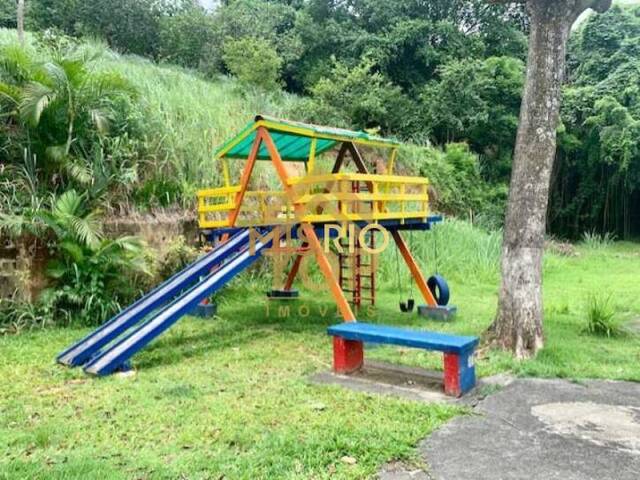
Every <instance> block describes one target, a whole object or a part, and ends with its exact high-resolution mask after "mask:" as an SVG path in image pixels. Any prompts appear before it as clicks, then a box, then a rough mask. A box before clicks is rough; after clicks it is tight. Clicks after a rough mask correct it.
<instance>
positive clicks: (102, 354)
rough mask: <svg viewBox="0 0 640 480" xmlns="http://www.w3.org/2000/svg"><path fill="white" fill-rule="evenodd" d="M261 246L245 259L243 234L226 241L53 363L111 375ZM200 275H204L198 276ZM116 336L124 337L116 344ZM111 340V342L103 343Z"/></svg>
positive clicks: (261, 246)
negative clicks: (82, 366) (83, 367)
mask: <svg viewBox="0 0 640 480" xmlns="http://www.w3.org/2000/svg"><path fill="white" fill-rule="evenodd" d="M266 246H267V244H263V243H262V242H259V241H256V242H255V245H254V252H253V253H254V254H253V255H251V254H250V252H249V232H248V230H243V231H240V232H238V233H236V234H235V235H234V236H233V237H231V238H230V239H229V240H228V241H227V242H225V243H224V244H222V245H221V246H219V247H217V248H215V249H214V250H213V251H211V252H209V253H208V254H207V255H205V256H203V257H202V258H200V259H199V260H197V261H196V262H194V263H193V264H192V265H190V266H188V267H187V268H185V269H184V270H182V271H181V272H179V273H177V274H176V275H174V276H173V277H171V278H170V279H169V280H167V281H166V282H164V283H162V284H161V285H160V286H158V287H157V288H156V289H154V290H152V291H151V292H150V293H148V294H146V295H145V296H144V297H142V298H141V299H139V300H138V301H136V302H135V303H134V304H132V305H131V306H129V307H128V308H126V309H125V310H123V311H122V312H120V313H119V314H118V315H116V316H115V317H114V318H112V319H111V320H109V321H108V322H106V323H104V324H103V325H102V326H100V327H99V328H98V329H97V330H95V331H94V332H92V333H91V334H89V335H88V336H86V337H85V338H83V339H82V340H80V341H79V342H78V343H76V344H74V345H72V346H71V347H70V348H68V349H67V350H65V351H64V352H62V353H61V354H60V355H59V356H58V358H57V361H58V362H60V363H63V364H66V365H71V366H77V365H82V364H87V366H86V368H85V370H86V371H88V372H89V373H95V374H98V375H105V374H107V373H111V372H113V371H114V370H116V369H118V368H119V367H121V366H123V364H124V363H125V362H126V361H127V360H128V359H129V358H130V357H131V356H132V355H133V354H134V353H135V352H137V351H138V350H140V349H141V348H142V347H144V346H145V345H146V344H147V343H149V342H150V341H151V340H152V339H153V338H155V337H156V336H158V335H159V334H160V333H162V332H163V331H164V330H166V329H167V328H169V326H171V325H172V324H173V323H175V322H176V321H177V320H178V319H179V318H180V317H182V316H183V315H185V314H187V313H189V312H190V311H191V310H193V309H194V308H195V307H196V306H197V305H198V304H199V303H200V302H201V301H202V300H203V299H205V298H206V297H208V296H209V295H211V294H212V293H214V292H215V291H217V290H218V289H220V288H221V287H222V286H224V284H225V283H226V282H228V281H229V280H230V279H231V278H233V277H234V276H235V275H236V274H237V273H239V272H240V271H242V270H243V269H244V268H246V267H247V266H249V265H250V264H251V263H253V262H254V261H255V260H257V259H258V258H259V256H260V254H261V252H262V250H263V249H264V248H265V247H266ZM214 267H218V268H217V269H216V270H215V272H214V273H209V272H210V271H211V270H212V269H213V268H214ZM204 275H206V277H204V278H202V277H203V276H204ZM194 285H195V286H194ZM169 302H171V303H169ZM167 304H168V305H167ZM129 330H131V332H128V331H129ZM118 337H120V338H122V337H124V338H122V339H121V340H120V339H118ZM114 341H115V342H114ZM112 342H114V344H112V345H109V344H110V343H112ZM123 345H124V347H123ZM105 346H106V348H104V349H103V350H102V351H100V349H102V348H103V347H105Z"/></svg>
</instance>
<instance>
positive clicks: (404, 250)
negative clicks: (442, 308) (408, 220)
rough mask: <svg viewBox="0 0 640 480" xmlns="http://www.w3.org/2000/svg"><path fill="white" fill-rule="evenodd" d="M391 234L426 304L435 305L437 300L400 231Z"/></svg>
mask: <svg viewBox="0 0 640 480" xmlns="http://www.w3.org/2000/svg"><path fill="white" fill-rule="evenodd" d="M391 236H392V237H393V240H394V241H395V242H396V245H397V247H398V250H400V253H401V254H402V258H404V261H405V262H406V263H407V266H408V267H409V270H410V271H411V275H413V279H414V280H415V282H416V285H417V286H418V289H419V290H420V293H422V297H423V298H424V301H425V302H427V305H429V306H430V307H435V306H437V305H438V302H436V299H435V297H434V296H433V293H431V290H429V286H428V285H427V282H426V281H425V279H424V277H423V276H422V272H421V271H420V267H418V264H417V263H416V261H415V259H414V258H413V255H411V252H410V251H409V247H408V246H407V244H406V242H405V241H404V239H403V238H402V237H401V236H400V232H398V231H397V230H394V231H392V232H391Z"/></svg>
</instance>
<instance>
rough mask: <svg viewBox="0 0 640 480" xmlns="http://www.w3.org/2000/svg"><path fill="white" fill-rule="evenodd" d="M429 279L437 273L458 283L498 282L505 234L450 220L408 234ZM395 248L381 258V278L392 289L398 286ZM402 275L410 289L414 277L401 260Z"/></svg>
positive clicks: (414, 252) (416, 256)
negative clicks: (501, 248)
mask: <svg viewBox="0 0 640 480" xmlns="http://www.w3.org/2000/svg"><path fill="white" fill-rule="evenodd" d="M403 236H404V238H405V239H406V240H407V241H408V243H409V246H410V249H411V251H412V252H413V255H414V257H415V258H416V259H417V261H418V263H419V264H420V266H421V267H422V269H423V272H424V273H425V275H427V276H428V275H431V274H433V273H435V272H438V273H440V274H441V275H443V276H444V277H445V278H448V279H454V280H470V279H472V280H477V281H478V282H495V281H496V280H497V278H498V265H499V261H500V246H501V241H502V233H501V232H500V231H487V230H484V229H482V228H479V227H476V226H474V225H472V224H471V223H469V222H466V221H462V220H458V219H455V218H448V219H446V220H445V221H444V222H442V223H438V224H436V225H435V226H434V227H433V229H432V230H431V231H427V232H413V233H409V232H407V233H404V234H403ZM394 250H395V246H393V245H392V244H390V246H389V248H387V249H386V251H385V252H384V253H383V254H382V255H381V258H380V264H379V267H378V268H379V270H378V272H379V275H378V276H379V278H380V279H381V280H382V281H383V282H385V283H387V284H388V285H395V283H396V282H397V274H396V259H395V258H394V257H395V251H394ZM399 264H400V275H401V282H402V283H403V285H408V282H410V275H409V272H408V270H407V268H406V267H405V266H404V262H403V261H402V259H401V258H400V260H399Z"/></svg>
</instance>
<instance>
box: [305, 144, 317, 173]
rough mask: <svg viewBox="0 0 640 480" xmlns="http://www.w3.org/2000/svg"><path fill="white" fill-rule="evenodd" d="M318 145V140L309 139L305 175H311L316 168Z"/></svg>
mask: <svg viewBox="0 0 640 480" xmlns="http://www.w3.org/2000/svg"><path fill="white" fill-rule="evenodd" d="M317 145H318V139H317V138H315V137H314V138H312V139H311V146H310V147H309V161H308V162H307V175H312V174H313V169H314V168H315V166H316V147H317Z"/></svg>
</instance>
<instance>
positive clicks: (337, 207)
mask: <svg viewBox="0 0 640 480" xmlns="http://www.w3.org/2000/svg"><path fill="white" fill-rule="evenodd" d="M288 185H289V186H290V187H291V189H292V191H293V192H294V195H293V201H292V200H291V196H290V195H289V194H288V193H287V192H285V191H246V192H244V194H242V187H241V185H234V186H230V187H222V188H215V189H207V190H201V191H199V192H198V221H199V224H200V228H203V229H216V228H226V227H231V226H236V227H249V226H267V225H284V224H295V223H340V222H352V223H355V222H367V223H378V222H381V221H385V220H394V221H397V222H399V223H400V224H404V223H405V222H407V221H409V220H420V219H421V220H426V219H427V218H428V217H429V193H428V186H429V181H428V180H427V179H426V178H421V177H408V176H400V175H375V174H365V173H331V174H325V175H309V176H306V177H294V178H290V179H289V180H288ZM236 210H237V211H238V215H237V218H236V219H235V224H234V225H231V218H232V215H231V214H232V212H234V211H236Z"/></svg>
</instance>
